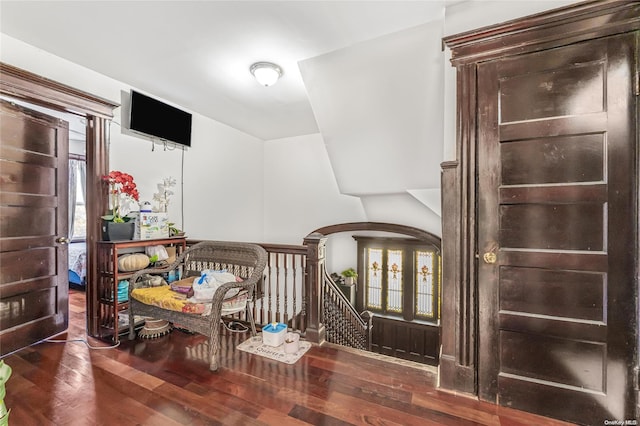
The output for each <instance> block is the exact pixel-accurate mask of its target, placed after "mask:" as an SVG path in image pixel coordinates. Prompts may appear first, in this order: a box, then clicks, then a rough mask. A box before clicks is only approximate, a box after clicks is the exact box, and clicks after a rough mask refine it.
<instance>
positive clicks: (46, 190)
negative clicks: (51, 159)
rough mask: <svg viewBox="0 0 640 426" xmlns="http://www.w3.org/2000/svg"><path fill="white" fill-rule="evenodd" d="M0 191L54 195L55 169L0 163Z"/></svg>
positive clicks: (10, 162) (9, 162) (11, 162)
mask: <svg viewBox="0 0 640 426" xmlns="http://www.w3.org/2000/svg"><path fill="white" fill-rule="evenodd" d="M0 170H2V171H1V172H0V191H3V192H14V193H21V194H37V195H54V194H55V193H56V192H55V191H56V179H55V176H56V173H55V169H53V168H49V167H41V166H39V165H34V164H25V163H16V162H13V161H0Z"/></svg>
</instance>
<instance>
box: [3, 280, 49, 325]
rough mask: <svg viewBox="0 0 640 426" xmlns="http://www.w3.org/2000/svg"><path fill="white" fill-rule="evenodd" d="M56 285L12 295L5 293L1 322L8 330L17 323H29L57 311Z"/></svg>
mask: <svg viewBox="0 0 640 426" xmlns="http://www.w3.org/2000/svg"><path fill="white" fill-rule="evenodd" d="M56 290H57V289H56V288H55V287H48V288H42V289H40V290H38V291H32V292H29V293H22V294H18V295H15V296H12V297H5V296H4V295H3V297H2V299H0V323H2V329H3V330H8V329H10V328H12V327H15V326H16V325H20V324H22V323H28V322H31V321H35V320H38V319H41V318H46V317H50V316H52V315H55V314H56V313H57V309H56V306H57V302H56V300H57V299H56V298H57V296H58V295H57V292H56Z"/></svg>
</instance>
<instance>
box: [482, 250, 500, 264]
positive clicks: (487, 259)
mask: <svg viewBox="0 0 640 426" xmlns="http://www.w3.org/2000/svg"><path fill="white" fill-rule="evenodd" d="M482 259H483V260H484V263H488V264H493V263H496V260H498V256H496V254H495V253H494V252H492V251H488V252H486V253H485V254H484V255H482Z"/></svg>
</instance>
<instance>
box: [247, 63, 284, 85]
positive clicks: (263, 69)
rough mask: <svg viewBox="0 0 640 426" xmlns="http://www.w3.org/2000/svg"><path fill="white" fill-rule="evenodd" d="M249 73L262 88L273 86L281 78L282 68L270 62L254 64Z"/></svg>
mask: <svg viewBox="0 0 640 426" xmlns="http://www.w3.org/2000/svg"><path fill="white" fill-rule="evenodd" d="M249 71H251V74H253V76H254V77H255V78H256V80H258V83H260V84H261V85H263V86H273V85H274V84H276V82H277V81H278V79H279V78H280V77H281V76H282V68H280V67H279V66H278V65H276V64H272V63H271V62H256V63H255V64H253V65H251V68H249Z"/></svg>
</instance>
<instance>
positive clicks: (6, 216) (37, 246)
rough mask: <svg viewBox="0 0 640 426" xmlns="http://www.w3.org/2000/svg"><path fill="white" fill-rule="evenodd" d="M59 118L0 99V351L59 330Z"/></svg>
mask: <svg viewBox="0 0 640 426" xmlns="http://www.w3.org/2000/svg"><path fill="white" fill-rule="evenodd" d="M68 137H69V128H68V124H67V122H65V121H63V120H59V119H57V118H54V117H49V116H47V115H44V114H42V113H39V112H35V111H31V110H29V109H26V108H23V107H20V106H16V105H14V104H11V103H9V102H6V101H0V354H1V355H5V354H7V353H10V352H13V351H16V350H18V349H21V348H23V347H26V346H28V345H31V344H33V343H35V342H38V341H41V340H43V339H45V338H48V337H51V336H53V335H56V334H58V333H60V332H62V331H64V330H66V329H67V326H68V322H69V318H68V317H69V315H68V293H69V286H68V261H67V256H68V252H67V251H68V250H67V246H66V245H65V244H64V241H63V240H61V238H66V237H67V231H68V216H67V211H68V196H67V194H68V187H67V185H68Z"/></svg>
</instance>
